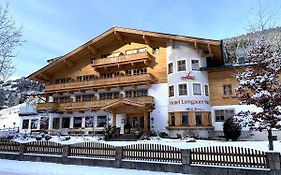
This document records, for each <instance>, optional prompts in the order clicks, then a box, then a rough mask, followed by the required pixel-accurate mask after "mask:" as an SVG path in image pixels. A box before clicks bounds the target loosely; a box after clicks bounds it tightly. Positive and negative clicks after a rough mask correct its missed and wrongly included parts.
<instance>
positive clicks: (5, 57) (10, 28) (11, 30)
mask: <svg viewBox="0 0 281 175" xmlns="http://www.w3.org/2000/svg"><path fill="white" fill-rule="evenodd" d="M8 9H9V6H8V4H5V5H1V4H0V80H4V79H6V78H7V77H8V76H10V75H11V74H12V73H13V71H14V66H13V63H12V61H13V58H14V57H15V56H16V54H15V49H16V47H17V46H20V45H21V43H22V40H21V37H22V34H21V29H22V27H17V26H16V24H15V21H14V20H13V18H11V17H10V16H9V12H8Z"/></svg>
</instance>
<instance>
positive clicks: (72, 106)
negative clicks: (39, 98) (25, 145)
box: [37, 96, 154, 111]
mask: <svg viewBox="0 0 281 175" xmlns="http://www.w3.org/2000/svg"><path fill="white" fill-rule="evenodd" d="M122 99H125V100H129V101H131V102H136V103H140V104H154V97H152V96H145V97H130V98H127V97H126V98H122ZM118 100H121V98H120V99H109V100H94V101H81V102H68V103H59V104H58V103H38V104H37V110H38V111H47V110H54V111H56V110H58V111H67V110H79V109H99V108H102V107H104V106H106V105H109V104H111V103H113V102H116V101H118Z"/></svg>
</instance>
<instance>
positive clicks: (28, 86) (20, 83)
mask: <svg viewBox="0 0 281 175" xmlns="http://www.w3.org/2000/svg"><path fill="white" fill-rule="evenodd" d="M42 91H43V85H42V84H41V83H38V82H35V81H31V80H27V79H25V78H19V79H14V80H8V81H5V82H0V109H3V108H8V107H12V106H16V105H18V104H22V103H24V102H25V101H26V99H27V98H28V96H29V95H31V94H38V93H41V92H42Z"/></svg>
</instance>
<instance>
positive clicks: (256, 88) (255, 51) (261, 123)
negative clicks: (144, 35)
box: [235, 1, 281, 150]
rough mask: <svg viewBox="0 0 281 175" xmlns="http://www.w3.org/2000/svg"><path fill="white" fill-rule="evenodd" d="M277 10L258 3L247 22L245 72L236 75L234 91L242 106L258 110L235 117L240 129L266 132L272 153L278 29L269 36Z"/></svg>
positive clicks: (277, 120) (278, 97)
mask: <svg viewBox="0 0 281 175" xmlns="http://www.w3.org/2000/svg"><path fill="white" fill-rule="evenodd" d="M278 11H279V8H277V9H271V10H270V9H267V8H263V7H262V4H261V2H260V1H259V9H258V10H255V11H254V12H253V15H254V17H253V20H251V21H250V22H249V27H250V28H249V30H250V33H249V34H248V36H249V39H248V42H247V43H246V45H247V47H246V48H245V60H247V62H246V64H245V65H244V66H245V69H244V71H243V72H240V73H237V74H236V79H237V80H238V82H239V85H238V87H237V88H236V89H235V91H236V93H237V98H238V99H239V100H240V103H241V104H248V105H255V106H256V107H258V108H259V110H258V112H257V111H256V112H251V111H242V112H240V113H239V114H238V116H236V118H237V119H238V121H239V122H240V124H241V125H242V126H248V127H249V128H250V129H255V130H259V131H262V130H267V132H268V141H269V150H273V138H272V129H274V128H276V129H280V128H281V82H280V77H279V75H280V73H281V49H280V41H281V40H280V39H281V31H280V30H279V29H280V28H276V30H274V32H275V33H274V35H271V34H268V31H270V30H271V29H272V28H273V27H274V26H273V25H272V24H274V22H273V19H274V18H273V17H274V16H275V15H276V13H277V12H278Z"/></svg>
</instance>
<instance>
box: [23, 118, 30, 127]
mask: <svg viewBox="0 0 281 175" xmlns="http://www.w3.org/2000/svg"><path fill="white" fill-rule="evenodd" d="M28 125H29V120H28V119H27V120H23V121H22V129H28Z"/></svg>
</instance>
